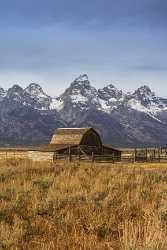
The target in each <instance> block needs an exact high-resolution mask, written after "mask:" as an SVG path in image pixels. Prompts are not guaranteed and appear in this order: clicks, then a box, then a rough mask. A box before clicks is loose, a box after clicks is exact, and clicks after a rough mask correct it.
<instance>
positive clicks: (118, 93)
mask: <svg viewBox="0 0 167 250" xmlns="http://www.w3.org/2000/svg"><path fill="white" fill-rule="evenodd" d="M98 94H99V97H100V98H102V99H104V100H109V99H110V98H116V99H120V98H122V96H123V95H124V93H123V92H122V90H119V89H118V88H116V87H115V86H114V85H113V84H108V85H107V86H105V87H104V88H102V89H98Z"/></svg>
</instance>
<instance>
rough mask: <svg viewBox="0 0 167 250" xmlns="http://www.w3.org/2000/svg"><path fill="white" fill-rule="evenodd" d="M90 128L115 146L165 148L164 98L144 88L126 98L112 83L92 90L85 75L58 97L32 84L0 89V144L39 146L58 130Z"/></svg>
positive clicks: (166, 104) (166, 103) (166, 112)
mask: <svg viewBox="0 0 167 250" xmlns="http://www.w3.org/2000/svg"><path fill="white" fill-rule="evenodd" d="M85 126H86V127H87V126H90V127H94V128H95V129H97V131H99V133H100V134H101V136H102V139H103V142H104V143H105V144H111V145H114V146H116V147H140V146H160V145H161V146H162V145H166V144H167V99H165V98H161V97H158V96H156V95H155V93H154V92H152V91H151V89H150V88H149V87H148V86H145V85H144V86H141V87H140V88H138V89H137V90H135V91H134V92H133V93H130V92H128V93H125V92H123V91H122V90H119V89H117V88H116V87H115V86H114V85H113V84H109V85H107V86H106V87H104V88H101V89H96V88H95V87H93V86H92V85H91V83H90V81H89V79H88V76H87V75H86V74H84V75H81V76H79V77H78V78H76V79H75V80H74V81H73V82H72V83H71V84H70V86H69V87H68V88H67V89H66V90H65V91H64V93H62V94H61V95H59V96H58V97H51V96H49V95H47V94H46V93H45V92H44V91H43V89H42V87H41V86H40V85H38V84H36V83H31V84H29V85H28V86H27V87H26V88H24V89H23V88H22V87H21V86H19V85H13V86H12V87H11V88H9V89H8V90H4V89H3V88H2V87H1V88H0V145H1V146H9V145H40V144H46V143H48V142H49V140H50V138H51V136H52V134H53V132H54V130H55V129H56V128H58V127H85Z"/></svg>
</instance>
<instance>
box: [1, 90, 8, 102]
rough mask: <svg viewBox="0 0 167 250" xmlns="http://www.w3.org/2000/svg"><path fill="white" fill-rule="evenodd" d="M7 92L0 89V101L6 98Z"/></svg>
mask: <svg viewBox="0 0 167 250" xmlns="http://www.w3.org/2000/svg"><path fill="white" fill-rule="evenodd" d="M6 94H7V91H6V90H4V89H3V88H1V87H0V101H2V100H3V98H4V97H5V96H6Z"/></svg>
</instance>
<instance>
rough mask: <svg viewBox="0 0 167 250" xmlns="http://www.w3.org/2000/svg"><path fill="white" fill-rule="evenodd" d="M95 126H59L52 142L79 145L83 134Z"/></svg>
mask: <svg viewBox="0 0 167 250" xmlns="http://www.w3.org/2000/svg"><path fill="white" fill-rule="evenodd" d="M91 130H92V131H94V132H95V133H97V132H96V131H95V130H94V129H93V128H90V127H88V128H58V129H57V130H56V132H55V134H54V135H53V137H52V140H51V144H59V145H60V144H61V145H62V144H63V145H79V144H80V143H81V141H82V138H83V136H84V135H85V134H86V133H87V132H88V131H91Z"/></svg>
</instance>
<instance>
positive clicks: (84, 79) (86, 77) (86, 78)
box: [74, 74, 89, 82]
mask: <svg viewBox="0 0 167 250" xmlns="http://www.w3.org/2000/svg"><path fill="white" fill-rule="evenodd" d="M85 81H89V78H88V75H87V74H82V75H80V76H79V77H77V78H76V79H75V80H74V82H85Z"/></svg>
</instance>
